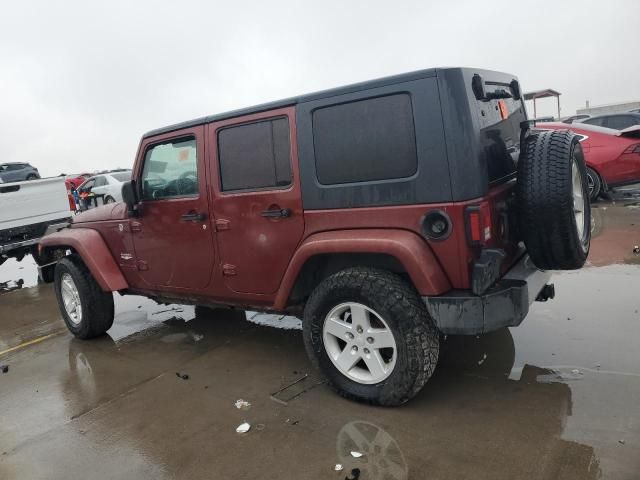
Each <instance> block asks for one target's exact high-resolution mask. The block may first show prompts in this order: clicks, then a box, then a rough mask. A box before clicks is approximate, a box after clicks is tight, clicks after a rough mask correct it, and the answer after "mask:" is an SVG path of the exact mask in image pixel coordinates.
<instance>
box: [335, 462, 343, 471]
mask: <svg viewBox="0 0 640 480" xmlns="http://www.w3.org/2000/svg"><path fill="white" fill-rule="evenodd" d="M343 468H344V467H343V466H342V464H340V463H336V466H335V467H333V469H334V470H335V471H336V472H341V471H342V469H343Z"/></svg>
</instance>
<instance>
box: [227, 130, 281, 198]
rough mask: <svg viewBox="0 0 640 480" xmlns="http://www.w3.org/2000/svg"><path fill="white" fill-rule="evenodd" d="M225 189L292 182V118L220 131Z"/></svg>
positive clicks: (269, 185)
mask: <svg viewBox="0 0 640 480" xmlns="http://www.w3.org/2000/svg"><path fill="white" fill-rule="evenodd" d="M218 158H219V161H220V179H221V185H220V187H221V189H222V191H223V192H228V191H233V190H259V189H268V188H286V187H288V186H289V185H291V145H290V139H289V120H288V119H287V118H276V119H273V120H267V121H260V122H255V123H249V124H244V125H238V126H234V127H228V128H224V129H222V130H220V131H219V132H218Z"/></svg>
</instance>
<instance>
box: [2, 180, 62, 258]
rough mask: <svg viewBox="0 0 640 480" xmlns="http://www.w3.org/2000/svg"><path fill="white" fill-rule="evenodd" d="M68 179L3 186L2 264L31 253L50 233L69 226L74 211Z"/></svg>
mask: <svg viewBox="0 0 640 480" xmlns="http://www.w3.org/2000/svg"><path fill="white" fill-rule="evenodd" d="M64 180H65V178H64V177H53V178H44V179H41V180H31V181H25V182H13V183H0V265H2V263H4V262H5V260H7V258H11V257H13V258H16V259H17V260H22V258H23V257H24V256H25V255H27V254H29V253H31V254H33V255H34V257H35V258H36V261H38V260H39V259H38V258H37V250H36V248H37V244H38V242H39V241H40V238H42V237H43V236H44V235H45V234H46V233H47V231H52V230H54V231H55V230H57V229H60V228H62V227H64V226H65V225H67V224H68V223H69V221H70V220H71V216H72V213H71V210H70V208H69V199H68V196H67V189H66V187H65V184H64Z"/></svg>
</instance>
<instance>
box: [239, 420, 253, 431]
mask: <svg viewBox="0 0 640 480" xmlns="http://www.w3.org/2000/svg"><path fill="white" fill-rule="evenodd" d="M250 429H251V425H249V424H248V423H246V422H245V423H243V424H241V425H238V428H236V432H238V433H247V432H248V431H249V430H250Z"/></svg>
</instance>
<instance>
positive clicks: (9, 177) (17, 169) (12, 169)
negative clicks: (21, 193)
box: [0, 162, 40, 183]
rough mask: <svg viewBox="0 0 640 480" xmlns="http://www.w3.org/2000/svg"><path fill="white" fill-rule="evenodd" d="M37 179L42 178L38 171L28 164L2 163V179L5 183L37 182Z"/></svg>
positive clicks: (0, 173) (0, 175)
mask: <svg viewBox="0 0 640 480" xmlns="http://www.w3.org/2000/svg"><path fill="white" fill-rule="evenodd" d="M37 178H40V173H38V169H37V168H35V167H32V166H31V165H29V164H28V163H23V162H9V163H0V179H2V181H3V182H4V183H9V182H22V181H24V180H36V179H37Z"/></svg>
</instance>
